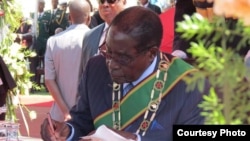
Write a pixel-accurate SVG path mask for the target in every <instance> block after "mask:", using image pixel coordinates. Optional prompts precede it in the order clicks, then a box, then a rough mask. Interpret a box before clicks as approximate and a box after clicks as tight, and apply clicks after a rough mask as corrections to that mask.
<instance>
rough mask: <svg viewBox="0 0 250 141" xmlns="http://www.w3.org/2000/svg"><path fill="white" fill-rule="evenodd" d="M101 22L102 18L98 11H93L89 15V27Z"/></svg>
mask: <svg viewBox="0 0 250 141" xmlns="http://www.w3.org/2000/svg"><path fill="white" fill-rule="evenodd" d="M102 23H104V20H103V19H102V18H101V16H100V13H99V11H98V10H97V11H94V14H93V15H92V16H91V22H90V25H89V27H90V28H94V27H96V26H98V25H100V24H102Z"/></svg>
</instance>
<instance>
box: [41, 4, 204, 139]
mask: <svg viewBox="0 0 250 141" xmlns="http://www.w3.org/2000/svg"><path fill="white" fill-rule="evenodd" d="M135 13H136V14H135ZM124 19H126V20H124ZM145 29H147V30H145ZM162 34H163V32H162V25H161V21H160V19H159V16H157V15H156V14H155V13H154V12H152V11H151V10H149V9H146V8H143V7H140V6H138V7H131V8H127V9H125V10H124V11H122V12H121V13H119V14H118V15H117V16H116V17H115V19H114V20H113V21H112V23H111V24H110V27H109V29H108V31H107V35H106V39H105V41H106V44H105V47H106V50H105V49H104V50H102V51H101V52H102V55H98V56H95V57H93V58H91V59H90V60H89V61H88V64H87V66H86V69H85V72H84V75H83V76H82V79H81V82H80V85H79V91H78V92H79V94H80V97H79V101H78V103H77V104H76V105H75V106H74V107H73V108H72V109H71V112H70V114H71V116H72V119H71V120H69V121H68V122H67V123H65V122H64V123H58V122H55V121H52V124H53V125H52V126H49V122H48V120H44V123H43V124H42V126H41V136H42V138H43V139H44V140H65V139H66V138H67V140H73V141H75V140H83V141H86V140H92V139H93V140H94V137H93V136H91V135H90V134H92V133H94V132H92V131H94V130H96V129H97V130H98V129H100V128H102V127H105V126H106V127H108V128H112V130H113V131H114V132H115V133H116V134H119V135H120V136H123V137H124V138H125V139H132V140H134V141H172V140H173V128H172V127H173V125H174V124H203V122H204V117H202V116H201V114H200V112H201V109H200V108H199V107H198V104H199V103H200V102H201V101H202V96H203V95H202V94H201V93H200V91H198V90H197V89H195V90H192V91H186V88H187V85H186V83H185V81H184V80H183V77H185V76H187V75H189V74H194V75H195V73H196V72H197V70H196V69H195V68H193V67H192V66H191V65H189V64H187V63H186V62H185V61H183V60H182V59H179V58H177V57H173V56H171V55H169V54H164V53H162V52H160V51H159V46H160V43H161V39H162ZM152 35H154V36H152ZM128 87H130V90H129V89H128ZM99 127H100V128H99ZM51 128H53V129H54V130H55V131H54V133H53V131H52V129H51ZM105 130H109V129H107V128H106V129H105ZM82 136H85V137H84V138H83V139H81V138H80V137H82ZM86 136H87V137H86ZM97 137H98V138H100V139H101V140H109V139H110V136H103V135H100V136H97Z"/></svg>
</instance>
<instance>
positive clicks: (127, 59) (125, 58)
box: [99, 43, 152, 66]
mask: <svg viewBox="0 0 250 141" xmlns="http://www.w3.org/2000/svg"><path fill="white" fill-rule="evenodd" d="M150 47H152V46H149V47H146V48H145V49H143V50H142V51H141V52H139V53H138V54H137V55H136V56H134V57H131V56H129V55H126V54H123V55H121V54H120V55H119V57H114V56H113V55H112V53H110V52H109V51H108V49H107V47H106V43H103V44H102V45H101V46H100V47H99V51H100V53H101V55H103V56H104V57H105V58H106V60H107V61H111V60H113V61H115V62H116V63H118V64H119V65H120V66H127V65H129V64H130V63H132V62H133V61H135V60H136V58H138V57H139V56H140V55H142V54H143V53H144V52H145V51H147V50H148V49H149V48H150Z"/></svg>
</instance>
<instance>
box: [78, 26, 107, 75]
mask: <svg viewBox="0 0 250 141" xmlns="http://www.w3.org/2000/svg"><path fill="white" fill-rule="evenodd" d="M104 27H105V24H104V23H102V24H100V25H98V26H96V27H94V28H93V29H91V30H90V31H88V32H87V33H86V34H85V36H84V39H83V45H82V62H81V68H82V70H81V71H80V72H83V71H84V69H85V66H86V64H87V62H88V60H89V58H90V57H92V56H94V55H95V54H96V53H97V51H98V47H99V42H100V39H101V36H102V33H103V29H104Z"/></svg>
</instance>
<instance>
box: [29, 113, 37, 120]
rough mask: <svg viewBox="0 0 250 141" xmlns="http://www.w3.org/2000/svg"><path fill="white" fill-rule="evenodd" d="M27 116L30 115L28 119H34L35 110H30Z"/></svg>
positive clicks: (35, 115) (35, 116)
mask: <svg viewBox="0 0 250 141" xmlns="http://www.w3.org/2000/svg"><path fill="white" fill-rule="evenodd" d="M29 116H30V119H31V120H33V119H36V118H37V114H36V111H30V112H29Z"/></svg>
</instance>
